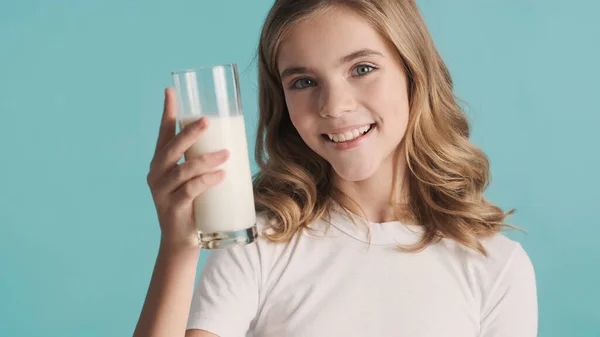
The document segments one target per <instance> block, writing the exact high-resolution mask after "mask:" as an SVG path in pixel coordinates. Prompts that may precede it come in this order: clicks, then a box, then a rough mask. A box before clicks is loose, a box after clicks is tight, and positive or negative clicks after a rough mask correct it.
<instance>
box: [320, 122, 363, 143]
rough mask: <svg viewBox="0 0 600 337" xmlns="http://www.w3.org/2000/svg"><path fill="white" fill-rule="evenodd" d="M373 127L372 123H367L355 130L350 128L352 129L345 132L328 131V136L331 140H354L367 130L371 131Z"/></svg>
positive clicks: (337, 141)
mask: <svg viewBox="0 0 600 337" xmlns="http://www.w3.org/2000/svg"><path fill="white" fill-rule="evenodd" d="M370 129H371V125H365V126H363V127H360V128H357V129H354V130H350V131H346V132H344V133H336V134H333V133H328V134H327V136H328V137H329V139H330V140H332V141H334V142H336V143H339V142H346V141H349V140H353V139H356V138H358V137H359V136H361V135H363V134H365V133H366V132H367V131H369V130H370Z"/></svg>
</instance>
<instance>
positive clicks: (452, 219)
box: [254, 0, 515, 255]
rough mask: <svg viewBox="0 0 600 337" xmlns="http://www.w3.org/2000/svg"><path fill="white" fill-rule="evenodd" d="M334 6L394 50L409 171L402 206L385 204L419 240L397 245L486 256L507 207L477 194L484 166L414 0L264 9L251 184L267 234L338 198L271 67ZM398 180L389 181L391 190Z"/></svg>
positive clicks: (486, 176) (281, 0) (293, 0)
mask: <svg viewBox="0 0 600 337" xmlns="http://www.w3.org/2000/svg"><path fill="white" fill-rule="evenodd" d="M336 6H344V7H346V8H349V9H352V10H354V11H356V12H358V13H359V14H360V15H361V17H363V18H365V19H366V20H368V21H369V22H370V23H371V24H372V26H373V27H374V28H375V29H377V30H378V31H379V33H380V34H382V36H383V37H385V38H386V39H387V40H388V41H389V42H390V43H391V44H393V45H394V46H395V47H396V49H397V50H398V53H399V55H400V57H401V60H402V63H403V65H404V68H405V71H406V74H407V78H408V81H409V85H408V90H409V92H408V96H409V102H410V110H409V122H408V128H407V131H406V134H405V137H404V139H403V140H402V142H401V144H400V145H399V148H398V151H396V155H397V156H399V155H402V156H405V160H406V163H407V167H408V171H407V175H406V177H404V179H405V181H404V182H405V183H406V186H407V187H408V200H407V201H406V202H405V203H401V202H400V201H399V200H390V204H391V205H392V206H393V207H394V209H395V211H396V214H397V217H398V220H406V221H411V222H415V223H417V224H418V225H420V226H422V227H423V228H424V235H423V236H422V238H421V240H420V242H418V243H417V244H415V245H413V246H408V247H401V249H403V250H406V251H418V250H422V249H424V248H426V247H427V246H429V245H430V244H432V243H435V242H437V241H439V240H440V239H442V238H449V239H453V240H455V241H456V242H458V243H460V244H462V245H464V246H466V247H469V248H473V249H475V250H477V251H479V252H481V253H482V254H484V255H487V252H486V251H485V249H484V247H483V245H482V244H481V242H480V240H481V239H484V238H486V237H489V236H492V235H494V234H495V233H498V232H500V231H501V230H503V229H505V228H515V227H513V226H510V225H507V224H505V222H504V221H505V219H506V217H507V216H508V215H510V214H512V213H513V212H514V210H512V211H510V212H508V213H505V212H503V211H502V209H500V208H499V207H498V206H495V205H493V204H491V203H490V202H489V201H488V200H486V199H485V198H484V196H483V192H484V190H485V189H486V188H487V186H488V184H489V181H490V167H489V160H488V158H487V157H486V155H485V154H484V153H483V152H482V151H481V150H480V149H479V148H477V147H476V146H475V145H474V144H473V143H472V142H470V141H469V135H470V128H469V123H468V121H467V118H466V115H465V113H464V111H463V110H462V109H461V108H460V106H459V105H458V103H457V99H456V97H455V96H454V93H453V82H452V78H451V76H450V73H449V71H448V69H447V67H446V65H445V63H444V62H443V60H442V58H441V57H440V55H439V54H438V52H437V50H436V48H435V45H434V42H433V40H432V38H431V36H430V34H429V32H428V30H427V27H426V25H425V23H424V20H423V18H422V16H421V13H420V11H419V9H418V7H417V5H416V3H415V2H414V1H398V0H303V1H297V0H277V1H276V2H275V4H274V5H273V7H272V9H271V11H270V12H269V14H268V16H267V19H266V21H265V24H264V26H263V30H262V34H261V39H260V43H259V50H258V72H259V110H260V117H259V125H258V133H257V139H256V149H255V151H256V153H255V157H256V161H257V163H258V166H259V168H260V171H259V173H258V174H257V175H256V176H255V178H254V187H255V188H254V190H255V202H256V208H257V211H258V212H261V213H263V214H265V215H266V216H267V219H269V220H270V221H271V223H273V224H274V225H273V227H272V228H273V231H272V232H271V233H269V234H266V236H267V237H268V238H269V239H270V240H273V241H289V240H290V239H291V238H292V237H293V236H294V235H295V234H297V233H298V232H300V231H301V230H302V229H308V228H309V227H308V225H309V224H310V223H311V222H313V221H315V220H316V219H319V218H322V217H324V216H326V215H327V214H329V212H330V210H331V208H332V206H333V205H334V204H335V203H336V201H340V200H341V199H343V198H344V195H342V194H341V192H340V191H339V190H337V189H336V188H335V187H334V186H333V184H332V179H331V178H332V168H331V166H330V165H329V163H328V162H327V161H325V160H324V159H323V158H321V157H320V156H318V155H317V154H316V153H314V152H313V151H312V150H311V149H310V148H309V147H308V146H307V145H306V144H305V143H304V141H303V140H302V139H301V138H300V135H299V134H298V132H297V131H296V129H295V128H294V126H293V125H292V122H291V120H290V117H289V113H288V111H287V107H286V104H285V97H284V93H283V89H282V85H281V79H280V78H279V74H278V71H277V55H278V50H279V45H280V43H281V41H282V39H284V38H285V37H286V35H287V34H288V33H289V31H290V30H291V29H292V28H293V27H294V25H295V24H297V23H298V22H299V21H301V20H304V19H306V18H309V17H311V16H313V15H315V14H318V13H322V12H324V11H327V10H329V9H331V8H334V7H336ZM398 159H399V158H398ZM397 162H399V161H398V160H397ZM396 171H398V170H396ZM398 172H399V171H398ZM397 182H398V177H394V186H395V188H397V186H398V184H397ZM392 195H395V193H392Z"/></svg>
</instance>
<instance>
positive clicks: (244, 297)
mask: <svg viewBox="0 0 600 337" xmlns="http://www.w3.org/2000/svg"><path fill="white" fill-rule="evenodd" d="M258 60H259V85H260V90H259V96H260V97H259V99H260V120H259V128H258V137H257V141H256V158H257V161H258V164H259V167H260V173H259V174H258V175H257V176H256V178H255V182H254V183H255V199H256V207H257V212H258V215H259V219H260V221H259V224H258V225H259V228H260V229H261V232H262V234H261V236H260V237H259V239H258V241H257V242H255V243H253V244H250V245H247V246H244V247H238V248H232V249H227V250H217V251H214V252H212V253H211V254H210V255H209V258H208V262H207V263H206V265H205V267H204V268H203V270H202V273H201V276H200V278H199V280H198V284H197V288H196V290H195V292H194V278H195V274H196V266H197V261H198V256H199V253H200V252H199V249H198V247H197V236H196V232H195V229H194V225H193V221H192V219H193V216H192V200H193V199H194V198H195V197H196V196H197V195H199V194H201V193H202V192H203V191H205V190H206V189H208V188H211V187H212V186H215V185H216V184H218V183H219V182H220V181H221V180H222V179H223V174H224V173H223V172H221V171H212V170H211V169H212V168H214V167H215V166H217V165H219V164H221V163H222V162H224V161H225V160H226V159H227V153H226V152H225V151H221V152H217V153H207V154H205V155H204V156H203V157H202V158H200V159H197V160H191V161H187V162H185V163H183V164H181V165H177V161H178V160H179V159H180V158H181V156H182V154H183V152H184V151H185V150H186V149H187V148H188V147H190V146H191V145H192V144H193V143H194V141H195V140H196V138H197V137H198V135H199V134H201V133H202V132H203V130H205V129H206V128H207V127H210V126H209V125H207V121H205V120H200V121H199V122H198V123H196V124H195V125H193V126H192V127H188V128H186V129H185V130H184V131H183V132H181V133H180V134H179V135H177V136H175V135H174V133H175V114H176V112H175V110H176V107H175V105H174V99H173V93H172V91H171V90H170V89H167V91H166V99H165V110H164V116H163V120H162V126H161V130H160V134H159V137H158V143H157V150H156V154H155V156H154V158H153V160H152V164H151V169H150V172H149V174H148V184H149V186H150V188H151V190H152V194H153V197H154V200H155V203H156V208H157V212H158V217H159V222H160V225H161V231H162V236H161V244H160V248H159V253H158V257H157V261H156V267H155V271H154V274H153V276H152V281H151V283H150V288H149V292H148V296H147V298H146V302H145V304H144V307H143V309H142V313H141V316H140V319H139V322H138V325H137V328H136V331H135V336H170V337H172V336H184V335H185V336H189V337H192V336H194V337H209V336H211V337H212V336H220V337H242V336H291V337H297V336H310V337H319V336H323V337H336V336H345V337H347V336H357V337H358V336H361V337H362V336H411V337H412V336H416V337H440V336H457V337H458V336H460V337H470V336H473V337H475V336H480V337H533V336H536V334H537V296H536V284H535V276H534V270H533V267H532V264H531V262H530V259H529V258H528V255H527V254H526V252H525V251H524V250H523V248H522V247H521V245H520V244H519V243H517V242H515V241H512V240H510V239H508V238H507V237H505V236H504V235H502V234H501V231H502V230H503V229H504V228H507V227H510V226H508V225H506V224H505V223H504V221H505V218H506V216H507V215H508V214H510V212H509V213H505V212H503V211H502V210H501V209H500V208H498V207H497V206H495V205H492V204H491V203H490V202H488V201H487V200H486V199H485V198H484V196H483V191H484V189H485V187H486V186H487V184H488V180H489V164H488V160H487V159H486V156H485V155H484V154H483V153H482V152H481V151H480V150H479V149H477V148H476V147H475V146H474V145H473V144H472V143H470V142H469V139H468V138H469V125H468V123H467V120H466V117H465V115H464V113H463V111H461V109H460V107H459V106H458V105H457V103H456V101H455V97H454V96H453V89H452V80H451V77H450V75H449V73H448V70H447V68H446V66H445V65H444V62H443V61H442V59H441V58H440V56H439V54H438V53H437V51H436V49H435V46H434V43H433V41H432V39H431V37H430V35H429V33H428V31H427V29H426V26H425V24H424V21H423V19H422V17H421V15H420V13H419V10H418V8H417V5H416V4H415V2H414V1H412V0H338V1H336V0H277V1H276V2H275V4H274V6H273V8H272V10H271V11H270V13H269V15H268V17H267V19H266V22H265V24H264V27H263V31H262V35H261V39H260V45H259V57H258ZM190 304H191V305H190ZM186 330H187V331H186Z"/></svg>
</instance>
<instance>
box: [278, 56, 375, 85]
mask: <svg viewBox="0 0 600 337" xmlns="http://www.w3.org/2000/svg"><path fill="white" fill-rule="evenodd" d="M372 55H377V56H383V54H381V53H380V52H378V51H376V50H373V49H361V50H358V51H355V52H353V53H351V54H348V55H346V56H343V57H342V58H340V59H339V61H338V64H339V65H342V64H344V63H348V62H350V61H353V60H355V59H357V58H359V57H365V56H372ZM307 72H309V69H308V68H306V67H291V68H286V69H285V70H284V71H282V72H281V74H280V75H279V76H280V78H281V79H284V78H286V77H288V76H292V75H297V74H305V73H307Z"/></svg>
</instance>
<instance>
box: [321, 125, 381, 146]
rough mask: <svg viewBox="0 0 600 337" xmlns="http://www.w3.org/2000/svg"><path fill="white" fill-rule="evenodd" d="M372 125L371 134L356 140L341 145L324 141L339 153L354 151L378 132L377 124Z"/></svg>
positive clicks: (368, 133)
mask: <svg viewBox="0 0 600 337" xmlns="http://www.w3.org/2000/svg"><path fill="white" fill-rule="evenodd" d="M371 125H372V127H371V130H369V132H367V133H366V134H364V135H362V136H360V137H358V138H356V139H353V140H350V141H346V142H341V143H335V142H332V141H330V140H328V139H324V140H323V141H324V142H326V143H327V145H328V146H332V147H333V148H334V149H336V150H338V151H346V150H352V149H355V148H357V147H359V146H360V144H362V143H363V142H364V141H365V140H367V139H368V138H369V137H371V135H372V134H373V133H374V132H377V125H376V124H371ZM359 127H360V126H359ZM350 130H352V129H350Z"/></svg>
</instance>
